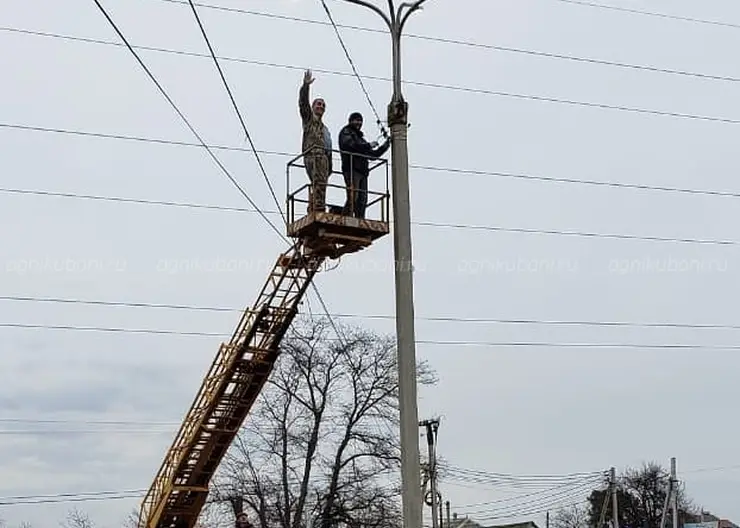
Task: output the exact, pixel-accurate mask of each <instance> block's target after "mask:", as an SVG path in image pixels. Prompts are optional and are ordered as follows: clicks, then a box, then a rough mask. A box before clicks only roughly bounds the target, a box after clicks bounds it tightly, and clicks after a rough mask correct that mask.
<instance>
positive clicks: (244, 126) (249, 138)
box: [188, 0, 287, 222]
mask: <svg viewBox="0 0 740 528" xmlns="http://www.w3.org/2000/svg"><path fill="white" fill-rule="evenodd" d="M188 1H189V2H190V7H191V8H192V10H193V15H194V16H195V20H196V21H197V23H198V27H199V28H200V32H201V34H202V35H203V39H204V40H205V41H206V45H207V46H208V50H209V52H210V53H211V57H212V58H213V62H214V64H215V65H216V69H217V70H218V73H219V75H220V76H221V81H222V82H223V85H224V88H225V89H226V92H227V94H228V95H229V99H231V104H232V105H233V107H234V111H236V115H237V117H238V118H239V122H240V123H241V125H242V129H243V130H244V134H245V135H246V138H247V141H249V144H250V146H251V147H252V151H253V152H254V157H255V158H256V159H257V164H258V165H259V168H260V171H262V176H264V178H265V182H267V187H268V188H269V189H270V194H272V198H273V200H274V201H275V207H277V210H278V211H280V216H281V217H282V218H283V222H287V219H286V217H285V215H284V214H283V211H282V209H281V208H280V202H279V201H278V198H277V196H276V195H275V189H273V187H272V183H271V182H270V178H269V177H268V176H267V171H266V170H265V167H264V165H263V164H262V160H261V159H260V156H259V154H258V152H257V147H256V146H255V144H254V141H253V140H252V136H251V134H250V133H249V130H248V129H247V124H246V123H245V122H244V118H243V117H242V113H241V111H240V110H239V105H238V104H236V100H235V99H234V94H233V93H232V92H231V88H230V87H229V83H228V82H227V81H226V76H225V75H224V71H223V69H222V68H221V64H220V63H219V62H218V58H217V57H216V52H215V51H214V50H213V46H212V45H211V40H210V39H209V38H208V34H207V33H206V29H205V27H204V26H203V22H202V21H201V19H200V16H199V15H198V10H197V9H196V8H195V4H194V3H193V0H188Z"/></svg>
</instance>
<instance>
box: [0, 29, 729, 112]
mask: <svg viewBox="0 0 740 528" xmlns="http://www.w3.org/2000/svg"><path fill="white" fill-rule="evenodd" d="M0 31H11V32H16V33H24V34H27V35H34V36H44V37H50V38H58V39H64V40H70V41H78V42H85V43H90V44H103V45H111V46H120V45H121V44H120V43H117V42H110V41H105V40H100V39H93V38H87V37H74V36H68V35H62V34H58V33H48V32H41V31H31V30H25V29H17V28H7V27H0ZM136 49H140V50H147V51H156V52H160V53H170V54H176V55H183V56H191V57H199V58H210V57H209V56H208V55H205V54H202V53H195V52H185V51H181V50H172V49H168V48H159V47H153V46H136ZM219 58H220V59H221V60H224V61H233V62H239V63H242V64H252V65H256V66H264V67H270V68H280V69H289V70H304V69H305V68H304V67H302V66H296V65H290V64H281V63H274V62H265V61H257V60H251V59H244V58H230V57H219ZM312 69H313V71H316V72H320V73H325V74H328V75H337V76H352V75H353V74H352V73H347V72H340V71H336V70H328V69H319V68H312ZM364 77H365V79H370V80H375V81H382V82H391V79H390V78H388V77H382V76H374V75H365V76H364ZM404 84H406V85H409V86H420V87H424V88H434V89H440V90H449V91H457V92H463V93H472V94H478V95H489V96H494V97H505V98H513V99H519V100H530V101H538V102H546V103H554V104H563V105H568V106H579V107H586V108H595V109H600V110H615V111H621V112H629V113H637V114H644V115H654V116H663V117H674V118H680V119H691V120H698V121H709V122H717V123H726V124H740V119H734V118H727V117H721V116H706V115H700V114H689V113H681V112H673V111H668V110H655V109H650V108H639V107H631V106H624V105H613V104H607V103H597V102H592V101H579V100H575V99H562V98H557V97H548V96H543V95H533V94H522V93H516V92H504V91H497V90H489V89H485V88H472V87H467V86H457V85H451V84H443V83H435V82H423V81H411V80H404Z"/></svg>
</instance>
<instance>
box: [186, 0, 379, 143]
mask: <svg viewBox="0 0 740 528" xmlns="http://www.w3.org/2000/svg"><path fill="white" fill-rule="evenodd" d="M189 1H190V2H191V3H192V1H193V0H189ZM319 1H320V2H321V5H322V6H323V7H324V11H326V16H327V17H328V18H329V22H331V25H332V26H333V27H334V32H335V33H336V35H337V39H339V44H340V45H341V46H342V49H343V50H344V55H345V57H347V61H348V62H349V65H350V66H351V68H352V71H353V72H354V74H355V77H357V81H358V82H359V83H360V88H361V89H362V91H363V93H364V94H365V98H366V99H367V102H368V104H369V105H370V108H371V109H372V111H373V114H375V119H376V124H377V125H378V128H380V133H381V134H382V135H383V137H384V138H387V137H388V132H387V131H386V129H385V127H384V126H383V122H382V120H381V119H380V115H378V111H377V110H376V109H375V105H374V104H373V101H372V99H371V98H370V94H369V93H368V92H367V88H365V83H363V82H362V77H360V74H359V73H358V72H357V68H356V67H355V63H354V61H353V60H352V57H351V56H350V54H349V50H348V49H347V46H346V45H345V44H344V40H343V39H342V35H341V33H339V28H338V27H337V24H336V23H335V22H334V17H333V16H332V15H331V11H330V10H329V6H327V5H326V0H319Z"/></svg>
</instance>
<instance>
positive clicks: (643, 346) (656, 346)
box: [0, 322, 740, 350]
mask: <svg viewBox="0 0 740 528" xmlns="http://www.w3.org/2000/svg"><path fill="white" fill-rule="evenodd" d="M0 328H8V329H13V328H14V329H21V330H24V329H25V330H66V331H77V332H103V333H118V334H144V335H170V336H179V337H217V338H221V339H223V338H226V337H228V335H230V334H224V333H221V332H205V331H192V330H190V331H189V330H162V329H158V328H125V327H110V326H93V325H91V326H82V325H61V324H60V325H55V324H40V323H15V322H1V323H0ZM326 340H327V341H334V340H335V339H331V338H326ZM336 341H339V342H345V341H346V340H344V339H342V337H341V335H339V338H338V339H336ZM416 344H419V345H441V346H475V347H485V348H503V347H512V348H514V347H521V348H573V349H577V348H622V349H636V350H740V345H715V344H702V343H695V344H687V343H652V344H650V343H620V342H614V343H582V342H575V343H562V342H548V341H466V340H457V341H441V340H436V339H417V340H416Z"/></svg>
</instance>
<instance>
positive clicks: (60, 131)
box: [0, 122, 740, 214]
mask: <svg viewBox="0 0 740 528" xmlns="http://www.w3.org/2000/svg"><path fill="white" fill-rule="evenodd" d="M0 128H8V129H11V130H23V131H27V132H44V133H53V134H62V135H71V136H80V137H90V138H98V139H116V140H121V141H134V142H140V143H152V144H160V145H171V146H178V147H195V148H203V147H202V145H200V144H199V143H190V142H187V141H177V140H168V139H162V138H153V137H145V136H133V135H123V134H106V133H102V132H90V131H84V130H77V129H67V128H54V127H40V126H30V125H20V124H13V123H2V122H0ZM209 147H210V148H211V149H213V150H225V151H237V152H244V151H246V150H247V149H246V148H244V147H234V146H228V145H209ZM258 152H260V153H261V154H266V155H271V156H280V157H288V158H292V157H294V156H295V154H291V153H289V152H281V151H275V150H260V151H258ZM409 167H410V168H412V169H418V170H428V171H435V172H444V173H456V174H468V175H471V176H491V177H497V178H511V179H518V180H530V181H539V182H548V183H565V184H577V185H591V186H596V187H611V188H620V189H630V190H640V191H658V192H667V193H679V194H690V195H705V196H716V197H725V198H740V192H733V191H720V190H712V189H691V188H682V187H667V186H654V185H647V184H638V183H625V182H613V181H599V180H585V179H577V178H558V177H554V176H540V175H534V174H521V173H511V172H502V171H486V170H477V169H462V168H456V167H440V166H435V165H418V164H410V165H409ZM0 192H2V191H0ZM216 208H218V207H216ZM228 209H230V210H234V211H246V212H257V211H256V210H251V209H240V208H234V207H232V208H228ZM269 214H278V212H277V211H270V212H269Z"/></svg>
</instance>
